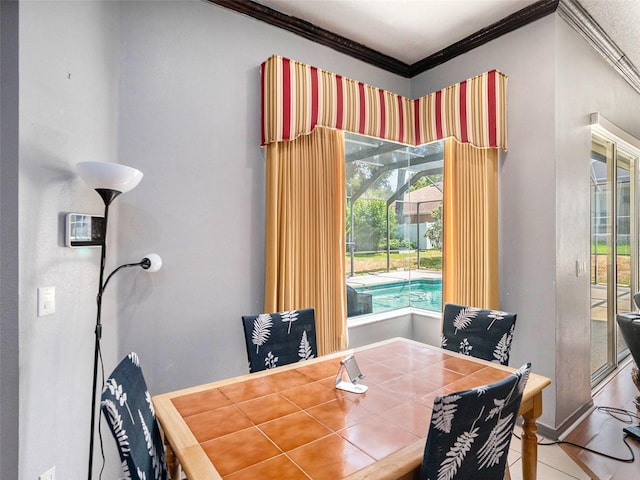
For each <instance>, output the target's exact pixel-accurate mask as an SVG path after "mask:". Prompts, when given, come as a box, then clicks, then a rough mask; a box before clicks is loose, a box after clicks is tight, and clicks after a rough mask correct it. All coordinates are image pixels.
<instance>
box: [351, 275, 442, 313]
mask: <svg viewBox="0 0 640 480" xmlns="http://www.w3.org/2000/svg"><path fill="white" fill-rule="evenodd" d="M354 288H355V289H356V291H358V292H360V293H368V294H370V295H371V296H372V305H373V313H380V312H388V311H390V310H397V309H399V308H405V307H414V308H422V309H425V310H432V311H436V312H439V311H441V310H442V279H440V278H437V279H436V278H433V279H432V278H420V279H417V280H411V281H409V280H402V281H398V282H391V283H382V284H378V285H367V286H358V287H354Z"/></svg>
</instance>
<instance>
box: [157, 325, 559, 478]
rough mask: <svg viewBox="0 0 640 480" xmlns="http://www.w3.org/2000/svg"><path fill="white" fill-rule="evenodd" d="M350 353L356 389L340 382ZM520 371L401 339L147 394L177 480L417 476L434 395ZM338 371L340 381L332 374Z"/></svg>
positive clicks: (530, 440) (533, 378) (525, 405)
mask: <svg viewBox="0 0 640 480" xmlns="http://www.w3.org/2000/svg"><path fill="white" fill-rule="evenodd" d="M350 355H353V356H354V357H355V359H356V361H357V364H358V366H359V368H360V370H361V372H362V374H363V378H362V379H361V380H359V383H358V385H364V386H366V387H367V388H366V391H364V392H363V393H354V392H350V391H346V390H343V389H340V388H336V384H337V382H338V381H340V380H342V381H345V380H346V381H347V382H348V381H349V378H346V377H343V375H344V374H343V373H342V370H343V369H341V361H342V360H344V359H345V358H347V357H349V356H350ZM515 370H516V369H514V368H511V367H508V366H504V365H500V364H498V363H492V362H488V361H485V360H480V359H477V358H473V357H469V356H465V355H461V354H458V353H454V352H451V351H448V350H444V349H441V348H439V347H435V346H432V345H427V344H424V343H421V342H418V341H414V340H409V339H406V338H392V339H388V340H384V341H381V342H377V343H372V344H369V345H365V346H361V347H358V348H352V349H348V350H344V351H339V352H335V353H332V354H328V355H323V356H319V357H317V358H313V359H310V360H305V361H302V362H298V363H293V364H289V365H283V366H280V367H277V368H273V369H269V370H264V371H261V372H255V373H251V374H246V375H240V376H237V377H234V378H228V379H224V380H219V381H214V382H211V383H206V384H203V385H197V386H193V387H189V388H184V389H180V390H177V391H173V392H168V393H163V394H159V395H155V396H153V398H152V401H153V405H154V408H155V412H156V416H157V419H158V422H159V424H160V427H161V430H162V432H163V438H164V442H165V452H166V458H167V464H168V467H169V472H170V476H171V478H172V479H173V480H178V479H179V478H181V475H182V474H183V473H184V474H185V475H186V477H187V478H188V479H189V480H205V479H206V480H218V479H225V480H245V479H251V480H255V479H261V480H269V479H278V480H298V479H300V480H339V479H348V480H365V479H367V480H390V479H403V480H404V479H417V478H418V473H419V470H420V465H421V463H422V458H423V454H424V447H425V442H426V437H427V434H428V431H429V424H430V419H431V409H432V408H433V401H434V399H435V398H436V397H437V396H439V395H446V394H449V393H452V392H456V391H460V390H466V389H470V388H475V387H478V386H481V385H486V384H489V383H492V382H495V381H498V380H500V379H502V378H505V377H507V376H508V375H510V374H511V373H513V372H514V371H515ZM339 372H340V373H339ZM336 377H338V378H336ZM550 383H551V381H550V380H549V379H548V378H546V377H544V376H542V375H538V374H536V373H533V372H532V373H531V374H530V376H529V380H528V382H527V385H526V388H525V390H524V393H523V397H522V402H521V405H520V410H519V415H521V416H522V419H523V420H522V439H521V442H522V445H521V452H522V478H524V479H525V480H532V479H535V478H536V467H537V434H536V432H537V427H536V419H537V418H539V417H540V415H541V414H542V391H543V389H544V388H545V387H546V386H548V385H549V384H550Z"/></svg>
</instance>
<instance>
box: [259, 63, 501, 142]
mask: <svg viewBox="0 0 640 480" xmlns="http://www.w3.org/2000/svg"><path fill="white" fill-rule="evenodd" d="M260 74H261V83H262V142H261V144H262V145H263V146H264V145H267V144H269V143H271V142H280V141H287V140H292V139H294V138H296V137H298V136H299V135H305V134H308V133H311V131H312V130H313V129H314V128H315V127H316V125H320V126H323V127H329V128H336V129H338V130H345V131H348V132H352V133H360V134H362V135H368V136H371V137H378V138H382V139H385V140H390V141H393V142H399V143H403V144H407V145H420V144H423V143H429V142H433V141H435V140H442V139H443V138H448V137H455V138H456V139H457V140H458V141H459V142H462V143H470V144H472V145H474V146H476V147H479V148H501V149H504V150H506V148H507V130H506V95H507V77H506V75H504V74H503V73H501V72H499V71H497V70H492V71H490V72H486V73H483V74H481V75H478V76H476V77H473V78H470V79H468V80H465V81H463V82H460V83H457V84H455V85H452V86H450V87H447V88H444V89H442V90H439V91H437V92H434V93H431V94H429V95H425V96H424V97H421V98H418V99H415V100H412V99H409V98H405V97H402V96H400V95H396V94H395V93H391V92H387V91H385V90H382V89H380V88H376V87H373V86H371V85H367V84H365V83H362V82H358V81H356V80H351V79H349V78H345V77H342V76H341V75H337V74H335V73H331V72H327V71H325V70H322V69H319V68H316V67H312V66H310V65H305V64H303V63H299V62H296V61H294V60H290V59H288V58H284V57H281V56H279V55H273V56H271V57H270V58H269V59H267V60H266V61H265V62H264V63H263V64H262V65H261V69H260Z"/></svg>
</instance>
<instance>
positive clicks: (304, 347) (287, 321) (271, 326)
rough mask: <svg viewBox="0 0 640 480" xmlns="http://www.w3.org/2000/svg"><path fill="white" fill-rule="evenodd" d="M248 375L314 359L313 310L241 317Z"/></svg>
mask: <svg viewBox="0 0 640 480" xmlns="http://www.w3.org/2000/svg"><path fill="white" fill-rule="evenodd" d="M242 323H243V326H244V338H245V342H246V346H247V356H248V358H249V372H258V371H260V370H266V369H268V368H275V367H278V366H280V365H287V364H289V363H294V362H299V361H301V360H308V359H310V358H314V357H317V356H318V346H317V341H316V317H315V310H314V309H313V308H304V309H300V310H291V311H286V312H277V313H261V314H260V315H243V316H242Z"/></svg>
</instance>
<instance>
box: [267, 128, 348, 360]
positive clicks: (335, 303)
mask: <svg viewBox="0 0 640 480" xmlns="http://www.w3.org/2000/svg"><path fill="white" fill-rule="evenodd" d="M266 177H267V184H266V228H265V237H266V239H265V257H266V266H265V298H264V309H265V310H264V311H265V312H280V311H285V310H292V309H299V308H308V307H313V308H315V313H316V335H317V340H318V353H319V354H320V355H325V354H328V353H331V352H334V351H337V350H342V349H344V348H346V347H347V343H348V342H347V305H346V280H345V278H346V277H345V274H346V272H345V168H344V139H343V135H342V132H340V131H336V130H331V129H327V128H320V127H318V128H316V129H315V130H314V131H313V132H312V133H311V134H309V135H303V136H300V137H298V138H296V139H295V140H292V141H288V142H274V143H270V144H269V145H267V174H266Z"/></svg>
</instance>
